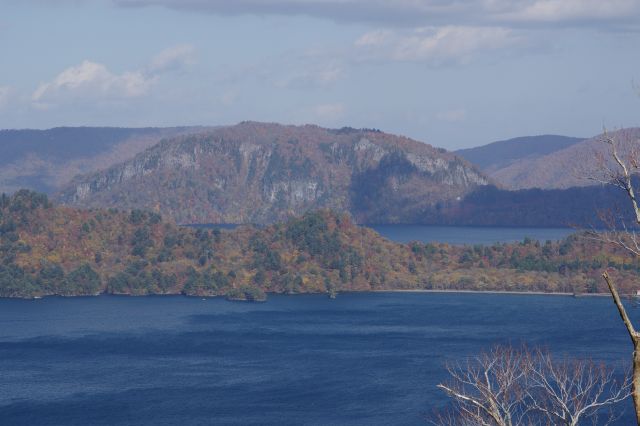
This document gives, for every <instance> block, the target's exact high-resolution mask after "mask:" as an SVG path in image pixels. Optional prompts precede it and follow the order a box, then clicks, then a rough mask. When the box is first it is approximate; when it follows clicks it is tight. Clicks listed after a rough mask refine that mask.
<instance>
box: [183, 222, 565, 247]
mask: <svg viewBox="0 0 640 426" xmlns="http://www.w3.org/2000/svg"><path fill="white" fill-rule="evenodd" d="M188 226H194V227H201V228H210V229H211V228H219V229H225V230H230V229H234V228H236V227H237V226H238V225H229V224H223V225H214V224H211V225H209V224H201V225H188ZM367 226H368V227H369V228H372V229H374V230H375V231H376V232H378V233H379V234H380V235H382V236H383V237H385V238H388V239H390V240H391V241H396V242H399V243H408V242H409V241H420V242H423V243H431V242H441V243H449V244H460V245H462V244H485V245H490V244H494V243H498V242H503V243H510V242H514V241H522V240H523V239H525V237H529V238H532V239H534V240H539V241H542V242H544V241H546V240H551V241H555V240H561V239H563V238H565V237H567V236H569V235H570V234H572V233H574V232H575V230H574V229H572V228H502V227H488V226H486V227H480V226H430V225H367Z"/></svg>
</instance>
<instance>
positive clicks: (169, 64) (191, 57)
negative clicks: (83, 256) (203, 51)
mask: <svg viewBox="0 0 640 426" xmlns="http://www.w3.org/2000/svg"><path fill="white" fill-rule="evenodd" d="M194 63H195V48H194V47H193V46H192V45H190V44H179V45H176V46H172V47H169V48H167V49H165V50H163V51H162V52H160V53H158V54H157V55H156V56H154V57H153V59H152V60H151V63H150V64H149V72H151V73H159V72H164V71H170V70H175V69H180V68H182V67H184V66H188V65H193V64H194Z"/></svg>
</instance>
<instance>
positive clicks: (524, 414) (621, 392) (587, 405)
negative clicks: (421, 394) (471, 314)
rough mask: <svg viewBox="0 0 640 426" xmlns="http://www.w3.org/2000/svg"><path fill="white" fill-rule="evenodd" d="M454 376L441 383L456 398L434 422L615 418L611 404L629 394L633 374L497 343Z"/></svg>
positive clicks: (504, 424) (506, 425) (496, 424)
mask: <svg viewBox="0 0 640 426" xmlns="http://www.w3.org/2000/svg"><path fill="white" fill-rule="evenodd" d="M448 371H449V374H450V378H449V380H448V381H447V382H446V383H444V384H440V385H438V387H439V388H440V389H442V390H444V391H445V392H446V393H447V395H449V396H450V397H451V398H452V400H453V401H452V407H451V408H450V410H449V411H446V412H443V413H438V415H436V417H435V419H434V420H432V423H433V424H436V425H441V426H444V425H450V426H453V425H456V426H466V425H482V426H513V425H544V424H548V425H567V426H569V425H570V426H576V425H579V424H583V423H584V422H586V421H590V422H593V424H597V422H598V416H600V415H601V414H603V413H604V412H605V411H606V412H607V414H608V417H607V419H606V420H605V422H604V423H603V422H600V423H599V424H609V423H610V422H611V421H613V420H615V416H614V411H613V410H612V408H613V406H614V405H615V404H617V403H618V402H620V401H622V400H624V399H625V398H627V397H628V396H629V395H630V379H629V375H624V376H623V378H622V380H617V379H616V375H615V371H614V369H612V368H608V367H607V366H606V365H604V364H598V363H595V362H593V361H583V360H572V359H566V358H565V359H562V360H560V361H555V360H554V359H553V358H552V357H551V355H550V354H549V353H548V352H546V351H542V350H534V351H530V350H528V349H527V348H526V347H522V348H520V349H514V348H513V347H509V346H498V347H495V348H493V349H492V350H491V351H489V352H487V353H483V354H481V355H479V356H478V357H476V358H473V359H471V360H468V361H467V362H466V363H464V364H458V365H456V366H454V367H450V368H448Z"/></svg>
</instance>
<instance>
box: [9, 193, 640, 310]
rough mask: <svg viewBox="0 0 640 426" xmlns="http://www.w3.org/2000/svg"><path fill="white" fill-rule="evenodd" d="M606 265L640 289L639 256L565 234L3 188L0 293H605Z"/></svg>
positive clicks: (627, 287)
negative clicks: (158, 205) (241, 211)
mask: <svg viewBox="0 0 640 426" xmlns="http://www.w3.org/2000/svg"><path fill="white" fill-rule="evenodd" d="M605 267H608V268H609V270H610V271H611V274H612V275H613V276H614V277H615V279H616V280H617V282H618V285H619V286H620V287H621V289H622V291H624V292H635V289H636V288H637V281H638V275H639V274H640V261H639V260H638V259H637V258H634V257H631V256H629V255H628V254H627V253H626V252H624V251H621V250H619V249H612V248H611V247H608V246H606V245H604V244H602V243H598V242H594V241H590V240H586V239H583V238H580V237H579V236H572V237H569V238H568V239H566V240H564V241H559V242H551V241H548V242H546V243H539V242H537V241H533V240H529V239H525V240H524V241H522V242H521V243H516V244H494V245H492V246H479V245H476V246H463V247H458V246H449V245H447V244H437V243H433V244H422V243H417V242H414V243H410V244H398V243H394V242H391V241H389V240H386V239H384V238H382V237H381V236H380V235H378V234H377V233H376V232H374V231H372V230H370V229H368V228H363V227H359V226H356V225H355V224H354V223H353V222H352V221H351V220H350V219H349V217H348V216H346V215H343V214H337V213H333V212H331V211H329V210H321V211H315V212H308V213H306V214H304V215H303V216H301V217H298V218H293V219H290V220H288V221H287V222H284V223H278V224H274V225H270V226H267V227H264V228H254V227H249V226H244V227H240V228H237V229H235V230H233V231H220V230H207V229H194V228H192V227H180V226H177V225H176V224H175V223H174V222H172V221H165V220H163V219H162V217H161V216H160V215H158V214H156V213H153V212H145V211H141V210H132V211H121V210H115V209H94V210H79V209H74V208H70V207H64V206H55V205H53V204H52V203H51V202H50V201H49V200H48V199H47V197H46V196H45V195H42V194H37V193H33V192H30V191H26V190H23V191H18V192H17V193H15V194H14V195H12V196H6V195H2V196H0V296H4V297H30V296H42V295H52V294H59V295H92V294H97V293H102V292H105V293H111V294H135V295H144V294H178V293H182V294H188V295H210V296H213V295H227V296H228V297H232V298H241V299H260V298H262V297H263V294H264V292H275V293H309V292H314V293H317V292H328V293H333V292H339V291H370V290H393V289H444V290H451V289H466V290H510V291H547V292H580V293H582V292H598V291H604V290H605V288H604V286H603V283H602V282H601V281H602V280H601V279H600V273H601V271H602V269H603V268H605Z"/></svg>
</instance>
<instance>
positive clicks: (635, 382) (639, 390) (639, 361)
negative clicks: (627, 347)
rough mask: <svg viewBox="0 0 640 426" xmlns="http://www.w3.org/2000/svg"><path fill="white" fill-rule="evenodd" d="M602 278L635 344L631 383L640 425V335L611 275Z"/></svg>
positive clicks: (606, 274) (637, 419) (605, 274)
mask: <svg viewBox="0 0 640 426" xmlns="http://www.w3.org/2000/svg"><path fill="white" fill-rule="evenodd" d="M602 276H603V277H604V280H605V281H606V282H607V286H608V287H609V291H610V292H611V296H613V302H614V303H615V305H616V307H617V308H618V312H619V313H620V318H622V322H624V325H625V326H626V327H627V332H628V333H629V337H630V338H631V342H632V343H633V373H632V374H633V377H632V381H631V395H632V397H633V406H634V408H635V412H636V422H637V423H638V425H640V334H638V332H637V331H636V330H635V329H634V328H633V324H632V323H631V320H630V319H629V316H628V315H627V311H626V309H625V308H624V305H623V304H622V300H621V299H620V295H619V294H618V290H617V289H616V286H615V285H614V284H613V281H611V277H609V274H608V273H606V272H605V273H604V274H602Z"/></svg>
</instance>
